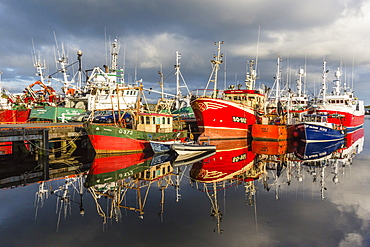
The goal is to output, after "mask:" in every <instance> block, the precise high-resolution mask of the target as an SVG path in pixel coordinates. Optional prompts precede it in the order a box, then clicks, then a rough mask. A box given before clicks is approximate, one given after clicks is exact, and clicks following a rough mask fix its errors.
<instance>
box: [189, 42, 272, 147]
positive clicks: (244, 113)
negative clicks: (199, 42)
mask: <svg viewBox="0 0 370 247" xmlns="http://www.w3.org/2000/svg"><path fill="white" fill-rule="evenodd" d="M215 44H216V45H218V52H217V55H215V59H214V60H212V61H211V62H212V67H213V69H212V73H211V76H210V78H209V80H208V83H207V86H206V89H203V90H197V91H196V92H194V93H193V100H192V102H191V107H192V108H193V111H194V114H195V117H196V121H197V124H198V128H199V132H200V137H199V138H200V140H202V139H209V138H210V139H235V138H246V136H247V135H248V133H249V131H250V128H251V126H252V124H254V123H256V120H257V118H258V116H259V115H261V114H262V113H263V109H264V108H263V106H264V102H265V96H264V92H263V90H261V89H255V81H256V79H257V73H256V70H255V69H254V64H255V62H254V61H253V60H251V61H250V63H249V72H247V74H246V80H245V85H246V88H244V89H243V88H242V85H238V86H237V88H235V86H234V85H231V86H229V88H228V89H227V90H224V91H221V90H218V88H217V80H218V70H219V69H220V64H221V63H222V62H223V61H222V56H223V55H222V54H221V44H223V42H218V43H215ZM210 82H213V83H214V89H213V90H208V85H209V84H210Z"/></svg>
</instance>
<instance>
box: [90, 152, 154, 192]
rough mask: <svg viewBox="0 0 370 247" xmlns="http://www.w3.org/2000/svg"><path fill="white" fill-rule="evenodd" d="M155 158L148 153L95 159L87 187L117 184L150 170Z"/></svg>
mask: <svg viewBox="0 0 370 247" xmlns="http://www.w3.org/2000/svg"><path fill="white" fill-rule="evenodd" d="M152 158H153V157H152V156H151V155H150V154H148V153H133V154H126V155H120V156H97V157H95V159H94V161H93V163H92V165H91V168H90V170H89V173H88V175H87V178H86V182H85V186H86V187H91V186H95V185H97V184H105V183H110V182H115V181H117V180H120V179H124V178H127V177H129V176H132V175H134V174H137V173H139V172H141V171H144V170H146V169H148V168H149V166H150V164H151V159H152Z"/></svg>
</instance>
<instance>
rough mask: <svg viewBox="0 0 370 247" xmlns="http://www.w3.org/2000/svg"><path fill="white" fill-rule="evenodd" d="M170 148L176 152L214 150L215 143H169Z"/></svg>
mask: <svg viewBox="0 0 370 247" xmlns="http://www.w3.org/2000/svg"><path fill="white" fill-rule="evenodd" d="M171 149H172V150H173V151H175V152H176V153H178V154H186V153H189V152H205V151H215V150H216V146H215V145H209V144H199V143H195V142H188V143H173V144H171Z"/></svg>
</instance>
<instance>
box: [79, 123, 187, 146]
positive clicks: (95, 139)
mask: <svg viewBox="0 0 370 247" xmlns="http://www.w3.org/2000/svg"><path fill="white" fill-rule="evenodd" d="M84 126H85V129H86V132H87V134H88V136H89V139H90V142H91V144H92V146H93V147H94V149H95V152H96V153H130V152H142V151H149V150H151V146H150V141H151V140H153V141H171V140H175V139H180V140H184V139H185V138H186V135H187V132H186V131H181V132H170V133H160V132H146V131H138V130H132V129H127V128H121V127H118V126H116V125H109V124H94V123H85V125H84ZM179 133H180V135H178V134H179Z"/></svg>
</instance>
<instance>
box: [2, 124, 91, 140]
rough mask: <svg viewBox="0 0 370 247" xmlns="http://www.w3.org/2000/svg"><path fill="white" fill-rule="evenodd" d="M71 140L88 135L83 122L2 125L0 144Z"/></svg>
mask: <svg viewBox="0 0 370 247" xmlns="http://www.w3.org/2000/svg"><path fill="white" fill-rule="evenodd" d="M45 132H48V136H49V137H48V139H49V140H51V139H56V138H58V139H59V138H61V139H64V138H71V137H76V136H83V135H86V132H85V131H84V128H83V125H82V123H81V122H76V123H74V122H73V123H24V124H0V142H13V141H27V140H41V139H43V136H44V135H45Z"/></svg>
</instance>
